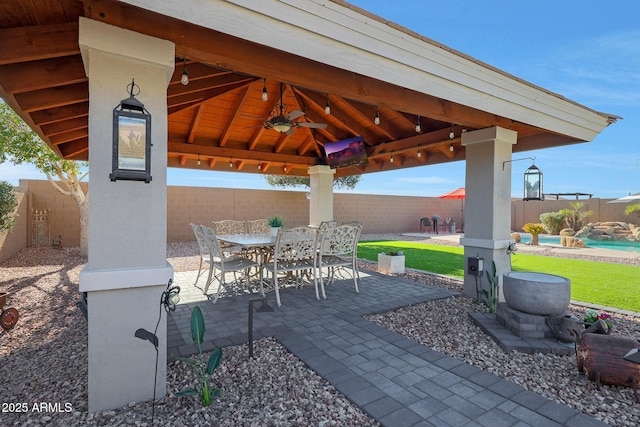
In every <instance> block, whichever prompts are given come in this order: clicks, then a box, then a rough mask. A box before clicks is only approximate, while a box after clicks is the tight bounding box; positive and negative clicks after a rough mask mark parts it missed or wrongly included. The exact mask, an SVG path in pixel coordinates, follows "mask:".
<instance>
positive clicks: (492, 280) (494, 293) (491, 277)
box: [482, 261, 499, 313]
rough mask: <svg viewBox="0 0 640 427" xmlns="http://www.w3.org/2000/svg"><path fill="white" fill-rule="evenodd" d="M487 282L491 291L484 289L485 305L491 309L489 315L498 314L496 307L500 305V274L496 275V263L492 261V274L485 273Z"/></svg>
mask: <svg viewBox="0 0 640 427" xmlns="http://www.w3.org/2000/svg"><path fill="white" fill-rule="evenodd" d="M485 275H486V276H487V281H488V282H489V289H488V290H487V289H483V290H482V293H483V295H484V299H485V303H486V304H487V307H489V313H495V312H496V305H497V304H498V292H499V289H498V274H497V273H496V262H495V261H491V273H489V270H487V271H485Z"/></svg>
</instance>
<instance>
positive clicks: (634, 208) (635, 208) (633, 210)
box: [624, 203, 640, 218]
mask: <svg viewBox="0 0 640 427" xmlns="http://www.w3.org/2000/svg"><path fill="white" fill-rule="evenodd" d="M624 213H625V214H627V215H631V214H636V216H637V217H638V218H640V203H636V204H635V205H631V206H627V208H626V209H625V210H624Z"/></svg>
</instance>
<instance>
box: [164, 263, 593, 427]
mask: <svg viewBox="0 0 640 427" xmlns="http://www.w3.org/2000/svg"><path fill="white" fill-rule="evenodd" d="M363 273H364V274H362V281H361V284H360V294H356V293H355V291H354V287H353V282H351V281H349V280H343V281H338V282H336V283H335V284H333V285H331V286H330V287H328V288H327V299H326V300H323V301H316V299H315V291H314V289H313V287H305V288H303V289H285V290H284V291H281V298H282V306H281V307H280V308H277V306H276V304H275V296H274V295H273V293H269V294H267V298H268V301H269V304H270V305H271V306H272V307H274V308H275V311H274V312H268V313H255V314H254V339H258V338H261V337H264V336H273V337H275V338H276V339H277V340H278V341H279V342H280V343H281V344H283V345H284V346H285V347H286V348H287V349H288V350H289V351H291V352H292V353H293V354H295V355H296V356H297V357H298V358H300V359H301V360H302V361H303V362H304V363H305V364H306V365H307V366H309V367H310V368H311V369H313V370H314V371H315V372H317V373H318V374H319V375H321V376H322V377H323V378H325V379H326V380H327V381H329V382H330V383H331V384H332V385H333V386H335V387H336V389H337V390H339V391H340V392H341V393H343V394H344V395H345V396H346V397H347V398H348V399H349V400H351V401H352V402H354V403H355V404H356V405H358V406H359V407H360V408H362V409H363V410H364V411H365V412H367V413H368V414H369V415H371V416H372V417H373V418H375V419H376V420H378V421H379V422H380V423H381V424H383V425H385V426H393V427H401V426H412V427H413V426H415V427H417V426H463V425H464V426H491V427H494V426H545V427H547V426H561V425H564V426H580V427H589V426H603V425H605V424H603V423H601V422H600V421H598V420H596V419H594V418H592V417H589V416H587V415H584V414H582V413H580V412H578V411H576V410H574V409H572V408H570V407H568V406H566V405H562V404H559V403H556V402H554V401H551V400H549V399H547V398H544V397H542V396H540V395H538V394H536V393H533V392H530V391H527V390H525V389H524V388H522V387H521V386H519V385H517V384H514V383H512V382H509V381H507V380H504V379H502V378H500V377H497V376H495V375H493V374H490V373H488V372H485V371H482V370H480V369H479V368H476V367H474V366H471V365H468V364H465V363H463V362H462V361H460V360H457V359H455V358H452V357H449V356H446V355H444V354H442V353H440V352H438V351H435V350H433V349H430V348H428V347H425V346H423V345H420V344H418V343H417V342H415V341H412V340H410V339H408V338H405V337H403V336H401V335H399V334H396V333H394V332H391V331H389V330H387V329H385V328H384V327H382V326H379V325H377V324H374V323H372V322H369V321H368V320H365V319H364V318H363V316H365V315H367V314H372V313H378V312H384V311H389V310H393V309H396V308H399V307H403V306H407V305H409V304H416V303H420V302H425V301H430V300H434V299H439V298H446V297H448V296H451V295H454V293H453V292H451V291H449V290H446V289H442V288H438V287H434V286H428V285H423V284H418V283H414V282H411V281H407V280H403V279H400V278H397V277H390V276H384V275H380V274H377V273H371V272H363ZM194 279H195V272H188V273H176V274H175V280H174V283H175V284H177V285H179V286H181V289H182V291H181V294H180V295H181V299H182V304H181V305H179V306H178V308H177V310H176V311H175V312H174V313H172V314H171V316H169V322H168V339H169V349H168V354H171V353H172V352H174V353H177V354H181V355H189V354H193V353H194V352H195V347H194V346H193V344H192V343H191V339H190V336H191V332H190V316H191V309H192V308H193V306H195V305H196V303H197V304H198V305H200V307H201V308H202V310H203V314H204V317H205V322H206V324H207V325H215V327H210V328H208V329H207V338H208V339H209V340H210V341H208V342H207V343H206V345H205V349H213V348H214V344H213V342H215V345H218V346H228V345H237V344H243V343H246V342H247V318H248V304H249V302H248V301H249V298H256V297H258V296H259V295H252V296H250V295H243V296H235V297H229V298H221V299H220V300H219V301H218V303H217V304H215V305H214V304H213V303H212V302H210V301H208V300H207V299H206V297H204V295H202V291H201V290H200V289H198V288H196V287H194V285H193V282H194ZM201 282H204V279H201ZM434 333H437V330H434Z"/></svg>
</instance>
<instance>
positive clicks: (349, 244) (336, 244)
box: [316, 222, 363, 298]
mask: <svg viewBox="0 0 640 427" xmlns="http://www.w3.org/2000/svg"><path fill="white" fill-rule="evenodd" d="M362 226H363V224H362V223H360V222H349V223H345V224H342V225H338V226H336V227H329V228H326V229H325V230H323V232H322V233H321V238H320V244H319V245H318V257H317V260H316V267H317V269H318V274H319V276H320V277H319V279H318V280H319V282H320V289H321V290H322V296H323V298H326V296H325V289H324V279H323V277H322V270H323V269H326V270H327V284H330V283H333V281H334V279H335V277H336V272H337V271H338V270H340V269H344V268H345V267H350V268H351V276H352V278H353V284H354V285H355V288H356V293H359V292H360V290H359V289H358V281H359V280H360V272H359V271H358V264H357V252H358V239H359V238H360V232H361V231H362Z"/></svg>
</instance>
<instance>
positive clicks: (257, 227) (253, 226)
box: [247, 218, 271, 234]
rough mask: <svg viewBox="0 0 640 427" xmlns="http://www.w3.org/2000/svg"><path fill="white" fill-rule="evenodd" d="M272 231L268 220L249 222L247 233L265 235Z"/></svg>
mask: <svg viewBox="0 0 640 427" xmlns="http://www.w3.org/2000/svg"><path fill="white" fill-rule="evenodd" d="M270 231H271V227H270V226H269V221H268V220H267V219H266V218H262V219H254V220H249V221H247V232H248V233H250V234H265V233H269V232H270Z"/></svg>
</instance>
